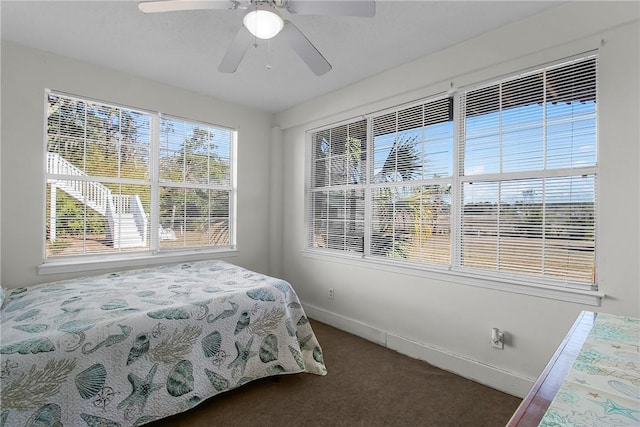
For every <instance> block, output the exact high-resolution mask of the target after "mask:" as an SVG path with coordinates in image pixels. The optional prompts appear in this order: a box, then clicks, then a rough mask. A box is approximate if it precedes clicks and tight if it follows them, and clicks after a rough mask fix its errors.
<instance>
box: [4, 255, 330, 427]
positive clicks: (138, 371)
mask: <svg viewBox="0 0 640 427" xmlns="http://www.w3.org/2000/svg"><path fill="white" fill-rule="evenodd" d="M1 313H2V317H1V325H2V330H1V335H0V358H1V359H0V367H1V373H0V377H1V385H2V390H1V392H0V393H1V396H0V398H1V400H0V402H1V412H0V426H18V425H19V426H36V425H37V426H60V425H65V426H67V425H68V426H83V425H87V426H132V425H142V424H145V423H148V422H151V421H153V420H156V419H159V418H163V417H166V416H170V415H173V414H177V413H180V412H183V411H186V410H188V409H190V408H192V407H194V406H195V405H197V404H199V403H200V402H202V401H204V400H205V399H207V398H208V397H211V396H213V395H216V394H218V393H222V392H224V391H226V390H231V389H233V388H236V387H239V386H241V385H243V384H245V383H247V382H249V381H252V380H255V379H258V378H263V377H267V376H271V375H278V374H287V373H297V372H309V373H313V374H318V375H325V374H326V373H327V370H326V368H325V366H324V362H323V358H322V350H321V348H320V345H319V344H318V341H317V339H316V337H315V335H314V333H313V330H312V329H311V325H310V324H309V321H308V319H307V317H306V316H305V313H304V310H303V308H302V306H301V304H300V301H299V299H298V297H297V295H296V293H295V292H294V290H293V288H292V287H291V286H290V284H289V283H287V282H285V281H283V280H280V279H275V278H272V277H268V276H265V275H262V274H259V273H255V272H252V271H250V270H246V269H244V268H241V267H238V266H235V265H233V264H230V263H227V262H224V261H200V262H192V263H182V264H176V265H170V266H161V267H154V268H148V269H143V270H133V271H123V272H119V273H111V274H104V275H99V276H93V277H88V278H81V279H73V280H67V281H60V282H52V283H48V284H41V285H35V286H32V287H28V288H19V289H11V290H9V291H7V295H6V298H5V301H4V303H3V307H2V312H1Z"/></svg>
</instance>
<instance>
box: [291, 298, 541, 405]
mask: <svg viewBox="0 0 640 427" xmlns="http://www.w3.org/2000/svg"><path fill="white" fill-rule="evenodd" d="M303 306H304V309H305V312H306V314H307V315H308V316H309V317H310V318H312V319H315V320H317V321H319V322H322V323H326V324H327V325H331V326H333V327H335V328H338V329H340V330H343V331H345V332H349V333H351V334H353V335H356V336H359V337H361V338H364V339H366V340H368V341H372V342H374V343H376V344H379V345H382V346H384V347H387V348H389V349H391V350H394V351H397V352H398V353H402V354H404V355H407V356H409V357H413V358H414V359H419V360H424V361H425V362H427V363H430V364H431V365H433V366H436V367H438V368H440V369H444V370H446V371H449V372H452V373H454V374H456V375H460V376H461V377H464V378H467V379H470V380H472V381H475V382H477V383H480V384H484V385H486V386H488V387H491V388H494V389H496V390H500V391H502V392H505V393H508V394H511V395H513V396H517V397H520V398H524V397H525V396H526V395H527V393H529V390H531V387H533V384H534V380H532V379H530V378H525V377H523V376H521V375H518V374H515V373H513V372H508V371H505V370H503V369H500V368H496V367H495V366H490V365H487V364H485V363H482V362H479V361H477V360H473V359H470V358H468V357H466V356H463V355H460V354H455V353H452V352H450V351H448V350H445V349H443V348H439V347H435V346H432V345H429V344H425V343H420V342H416V341H414V340H411V339H409V338H406V337H402V336H399V335H396V334H393V333H391V332H387V331H383V330H380V329H378V328H376V327H374V326H371V325H368V324H366V323H364V322H361V321H359V320H355V319H351V318H349V317H347V316H343V315H341V314H338V313H334V312H331V311H328V310H325V309H323V308H320V307H317V306H314V305H310V304H305V303H304V302H303ZM320 344H322V343H320Z"/></svg>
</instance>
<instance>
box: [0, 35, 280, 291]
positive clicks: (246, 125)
mask: <svg viewBox="0 0 640 427" xmlns="http://www.w3.org/2000/svg"><path fill="white" fill-rule="evenodd" d="M1 53H2V109H1V111H2V159H1V161H2V163H1V165H2V168H1V175H2V178H1V181H0V182H1V183H2V191H1V193H0V194H1V199H0V203H1V206H2V216H1V219H2V226H1V229H2V241H1V248H2V252H1V268H2V270H1V271H2V277H1V279H2V285H3V286H6V287H17V286H22V285H26V284H31V283H39V282H46V281H52V280H57V279H61V278H66V277H70V276H71V275H64V276H61V275H46V276H42V275H38V274H37V272H36V266H38V265H39V264H41V263H42V256H43V245H44V243H43V236H42V230H43V224H44V214H45V213H44V181H43V164H44V163H43V162H44V153H45V151H44V137H43V131H44V105H45V104H44V94H45V88H50V89H55V90H59V91H63V92H67V93H71V94H77V95H80V96H85V97H88V98H93V99H98V100H103V101H107V102H112V103H116V104H122V105H126V106H131V107H138V108H142V109H149V110H154V111H162V112H163V113H169V114H173V115H176V116H179V117H186V118H190V119H194V120H199V121H204V122H209V123H213V124H217V125H221V126H227V127H231V128H236V129H238V140H239V143H238V159H239V163H238V188H239V193H238V205H237V207H238V209H237V212H238V249H239V255H238V256H237V257H234V258H230V259H229V260H230V261H232V262H234V263H237V264H240V265H242V266H245V267H248V268H251V269H253V270H256V271H260V272H264V273H268V272H269V260H268V257H266V256H265V253H268V252H269V239H270V237H269V203H270V197H269V192H270V186H269V173H270V169H271V168H270V161H269V159H270V146H269V144H270V132H271V121H272V115H271V114H267V113H264V112H260V111H257V110H253V109H249V108H245V107H241V106H238V105H234V104H230V103H226V102H222V101H218V100H215V99H213V98H211V97H207V96H203V95H199V94H196V93H192V92H187V91H184V90H181V89H177V88H174V87H171V86H167V85H163V84H160V83H157V82H154V81H150V80H145V79H141V78H137V77H133V76H130V75H126V74H123V73H120V72H117V71H113V70H110V69H105V68H102V67H97V66H94V65H91V64H88V63H84V62H79V61H74V60H71V59H68V58H63V57H60V56H56V55H53V54H50V53H46V52H42V51H38V50H34V49H30V48H26V47H22V46H19V45H16V44H14V43H9V42H2V52H1ZM82 274H83V275H86V274H90V273H86V272H85V273H82ZM76 275H78V274H76Z"/></svg>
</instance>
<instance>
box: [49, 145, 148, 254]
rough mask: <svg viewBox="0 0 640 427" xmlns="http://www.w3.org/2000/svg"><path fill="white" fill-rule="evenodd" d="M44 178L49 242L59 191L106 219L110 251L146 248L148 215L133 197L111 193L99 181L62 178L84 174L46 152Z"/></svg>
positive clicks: (52, 238) (53, 227)
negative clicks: (48, 194) (47, 188)
mask: <svg viewBox="0 0 640 427" xmlns="http://www.w3.org/2000/svg"><path fill="white" fill-rule="evenodd" d="M47 172H48V173H49V175H51V176H52V177H50V178H49V179H48V182H49V184H51V199H50V212H51V221H50V226H49V239H50V241H52V242H53V241H55V239H56V192H57V190H62V191H64V192H65V193H67V194H68V195H70V196H71V197H73V198H74V199H76V200H78V201H79V202H81V203H83V204H84V205H85V206H86V207H88V208H90V209H92V210H94V211H95V212H97V213H98V214H100V215H102V216H103V217H105V218H106V220H107V233H106V234H107V236H106V237H107V240H109V241H110V242H111V244H112V245H113V247H114V248H116V249H121V248H133V247H145V246H147V239H148V234H149V231H148V222H149V220H148V216H147V214H146V213H145V212H144V209H143V207H142V202H141V201H140V197H139V196H138V195H137V194H134V195H120V194H115V195H114V194H113V193H112V192H111V190H110V189H109V188H108V187H106V186H104V185H103V184H101V183H99V182H91V181H85V180H82V179H77V180H74V179H64V177H65V176H66V177H68V176H78V177H81V176H86V174H85V173H84V172H83V171H82V170H80V169H78V168H77V167H75V166H74V165H73V164H71V163H70V162H68V161H67V160H66V159H64V158H63V157H62V156H60V155H59V154H57V153H48V156H47Z"/></svg>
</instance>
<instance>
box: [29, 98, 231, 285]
mask: <svg viewBox="0 0 640 427" xmlns="http://www.w3.org/2000/svg"><path fill="white" fill-rule="evenodd" d="M51 95H53V96H60V97H64V98H66V99H72V100H76V101H80V102H84V103H87V104H91V103H96V104H99V105H104V106H107V107H111V108H115V109H123V110H125V109H126V110H128V111H133V112H136V113H140V114H143V115H146V116H147V117H148V119H149V139H150V141H149V177H148V179H147V180H146V184H148V185H149V186H150V212H149V213H148V214H147V217H148V233H149V236H148V239H149V243H148V245H147V246H146V247H141V249H140V250H135V251H118V252H115V253H94V254H73V255H67V256H58V257H56V256H53V257H52V256H47V248H46V242H47V241H48V233H47V215H46V211H47V209H48V208H47V206H48V204H49V200H48V197H47V191H44V195H43V204H42V206H43V208H44V209H43V213H44V214H45V215H44V220H43V225H42V227H43V234H42V235H43V236H44V238H43V240H42V241H41V242H42V260H43V261H42V263H41V264H40V265H38V266H37V272H38V274H41V275H46V274H59V273H71V272H82V271H90V270H95V269H110V268H127V267H135V266H140V265H155V264H162V263H167V262H183V261H193V260H199V259H207V258H210V257H211V256H212V255H215V256H216V257H217V258H226V257H232V256H237V253H238V250H237V151H238V150H237V146H238V131H237V129H233V128H230V127H228V126H222V125H216V124H212V123H206V122H203V121H199V120H194V119H188V118H183V117H180V116H177V115H175V114H166V113H162V112H159V111H151V110H146V109H142V108H138V107H129V106H126V105H122V104H118V103H114V102H109V101H103V100H97V99H93V98H89V97H85V96H79V95H74V94H69V93H66V92H63V91H59V90H53V89H45V93H44V107H45V108H44V112H45V113H44V120H43V122H44V125H43V135H44V138H43V139H44V144H43V151H44V156H43V157H44V159H43V166H42V170H43V185H44V188H45V190H46V188H47V185H48V179H49V176H50V174H49V172H48V168H47V161H48V156H49V150H48V148H47V147H48V142H47V141H48V136H49V135H48V114H47V111H48V102H49V101H48V99H49V96H51ZM163 119H168V120H179V121H182V122H184V123H185V124H188V125H190V126H202V127H205V128H206V129H212V128H213V129H220V130H224V131H225V132H228V133H229V141H228V142H229V144H230V147H229V155H230V157H231V158H230V159H229V182H228V183H225V184H204V185H203V184H200V183H189V182H170V181H169V180H163V179H161V178H160V175H161V173H160V169H159V168H160V162H159V158H160V150H161V144H162V141H161V137H162V135H161V134H162V131H161V129H160V124H161V122H162V121H163ZM54 176H55V174H54ZM95 178H99V176H93V175H91V176H90V177H89V178H88V179H87V181H92V180H95ZM118 180H123V181H124V182H129V181H131V182H132V181H134V180H131V179H126V178H118V179H114V180H113V181H114V182H115V181H118ZM109 181H111V180H109ZM137 181H142V180H136V182H137ZM191 184H193V185H191ZM167 185H169V186H172V187H176V188H177V187H184V188H185V189H196V188H204V187H206V188H208V189H209V190H210V191H228V192H229V206H228V244H224V245H212V246H186V247H185V246H183V247H176V248H169V247H161V246H160V236H159V225H160V211H159V209H160V188H161V187H163V186H167ZM154 230H155V231H154Z"/></svg>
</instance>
